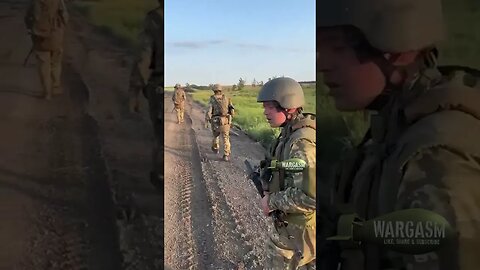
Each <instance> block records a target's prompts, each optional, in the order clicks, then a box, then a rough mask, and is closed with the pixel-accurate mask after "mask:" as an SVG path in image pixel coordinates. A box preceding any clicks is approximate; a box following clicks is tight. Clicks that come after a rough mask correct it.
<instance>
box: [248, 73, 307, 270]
mask: <svg viewBox="0 0 480 270" xmlns="http://www.w3.org/2000/svg"><path fill="white" fill-rule="evenodd" d="M257 102H262V103H263V108H264V114H265V117H266V118H267V120H268V122H269V124H270V126H271V127H274V128H278V127H281V128H282V130H281V134H280V136H279V137H278V139H277V140H276V141H275V142H274V143H273V144H272V146H271V148H270V151H269V154H268V156H267V158H266V160H267V163H269V162H271V160H273V159H275V160H278V161H283V160H287V159H291V158H299V159H301V160H303V161H305V162H306V164H307V169H306V170H304V171H303V172H300V173H292V172H288V171H272V172H271V176H272V177H271V180H270V183H269V184H268V188H266V190H268V191H267V192H265V193H264V195H265V196H264V197H263V198H262V201H261V206H262V209H263V212H264V214H265V215H270V214H272V211H277V213H278V211H280V213H282V215H281V216H283V218H281V222H280V223H279V222H274V228H275V229H274V231H273V232H270V238H269V241H268V243H267V247H266V248H267V255H266V261H265V267H264V268H265V269H315V250H316V244H315V235H316V233H315V229H316V223H315V213H316V210H315V209H316V204H315V198H316V193H315V192H316V191H315V187H316V183H315V181H316V179H315V175H316V168H315V167H316V156H315V155H316V151H315V145H316V135H315V129H316V123H315V121H316V120H315V115H313V114H307V113H302V106H303V105H304V104H305V101H304V94H303V90H302V87H301V86H300V84H299V83H298V82H296V81H295V80H293V79H291V78H276V79H273V80H271V81H269V82H267V83H266V84H265V85H264V86H263V87H262V89H261V90H260V92H259V94H258V97H257ZM283 222H285V223H283ZM285 224H287V225H288V226H286V227H285V226H283V225H285ZM298 267H300V268H298Z"/></svg>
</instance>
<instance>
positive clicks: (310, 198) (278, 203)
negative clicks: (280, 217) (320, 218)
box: [269, 114, 316, 227]
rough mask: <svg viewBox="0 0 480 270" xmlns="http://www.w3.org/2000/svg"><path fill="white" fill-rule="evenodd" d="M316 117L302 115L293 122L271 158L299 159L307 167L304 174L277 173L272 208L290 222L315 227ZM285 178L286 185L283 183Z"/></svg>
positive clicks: (288, 125) (273, 181)
mask: <svg viewBox="0 0 480 270" xmlns="http://www.w3.org/2000/svg"><path fill="white" fill-rule="evenodd" d="M315 128H316V126H315V117H314V116H313V115H303V114H300V115H299V116H297V117H296V118H295V119H293V120H292V121H290V122H289V123H288V124H287V125H286V126H285V127H283V128H282V132H281V134H280V136H279V137H278V139H277V141H276V142H275V143H274V144H273V145H272V148H271V150H270V154H271V158H272V159H276V160H278V161H283V160H287V159H291V158H299V159H301V160H304V161H305V162H306V163H307V169H305V170H304V171H303V172H299V173H292V172H287V171H285V172H282V171H274V172H273V178H272V181H271V184H270V187H269V190H270V192H271V193H270V199H269V207H270V209H272V210H281V211H283V212H284V213H286V214H287V219H288V220H289V221H290V222H294V223H297V224H299V225H302V226H305V225H307V223H308V225H310V226H313V227H314V226H315V225H314V224H315V208H316V205H315V197H316V168H315V167H316V149H315V146H316V134H315ZM280 177H283V179H284V180H283V183H282V181H281V179H280Z"/></svg>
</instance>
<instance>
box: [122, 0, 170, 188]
mask: <svg viewBox="0 0 480 270" xmlns="http://www.w3.org/2000/svg"><path fill="white" fill-rule="evenodd" d="M160 3H162V1H160ZM163 31H164V30H163V6H161V7H158V8H156V9H154V10H152V11H150V12H148V14H147V16H146V19H145V25H144V31H143V32H142V35H141V38H140V41H141V43H140V45H141V46H140V50H139V51H138V53H137V56H136V59H135V64H134V67H133V69H132V73H131V76H130V89H129V90H130V92H131V94H132V96H131V100H130V105H131V106H132V107H134V108H133V109H134V110H136V111H138V95H139V93H140V91H143V95H144V96H145V97H146V98H147V100H148V105H149V112H150V119H151V121H152V124H153V129H154V135H155V145H154V148H153V151H152V163H153V169H152V172H151V174H150V178H151V181H152V183H154V184H155V185H157V186H159V187H163V183H162V179H163V148H162V147H163V103H164V100H163V98H164V92H163V80H164V75H163V74H164V70H163V62H164V61H163V46H164V45H163ZM147 78H148V79H147Z"/></svg>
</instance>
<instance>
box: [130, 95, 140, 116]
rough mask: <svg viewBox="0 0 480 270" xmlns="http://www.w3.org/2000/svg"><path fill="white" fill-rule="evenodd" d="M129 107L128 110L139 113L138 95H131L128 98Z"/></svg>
mask: <svg viewBox="0 0 480 270" xmlns="http://www.w3.org/2000/svg"><path fill="white" fill-rule="evenodd" d="M129 108H130V112H132V113H139V112H140V101H139V100H138V97H131V98H130V100H129Z"/></svg>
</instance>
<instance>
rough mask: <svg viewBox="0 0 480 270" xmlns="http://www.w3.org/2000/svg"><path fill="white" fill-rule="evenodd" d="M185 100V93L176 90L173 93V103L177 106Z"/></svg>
mask: <svg viewBox="0 0 480 270" xmlns="http://www.w3.org/2000/svg"><path fill="white" fill-rule="evenodd" d="M184 100H185V91H183V90H180V89H176V90H175V91H174V93H173V102H174V103H175V104H180V103H182V102H183V101H184Z"/></svg>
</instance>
